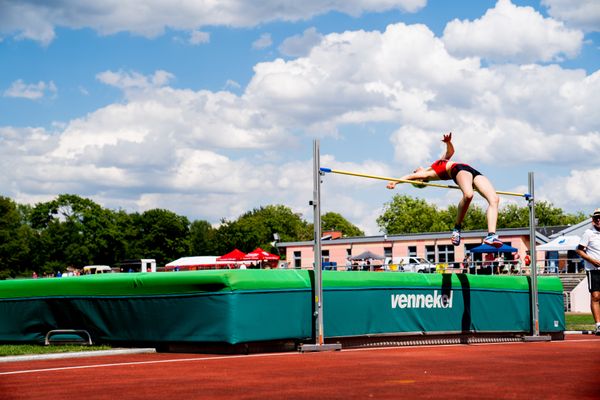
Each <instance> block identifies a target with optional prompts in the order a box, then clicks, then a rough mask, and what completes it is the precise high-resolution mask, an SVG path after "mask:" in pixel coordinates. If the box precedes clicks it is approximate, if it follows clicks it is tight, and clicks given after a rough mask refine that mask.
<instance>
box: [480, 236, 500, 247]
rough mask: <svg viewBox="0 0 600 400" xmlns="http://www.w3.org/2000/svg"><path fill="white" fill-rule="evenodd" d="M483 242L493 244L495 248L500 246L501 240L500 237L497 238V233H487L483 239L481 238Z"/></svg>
mask: <svg viewBox="0 0 600 400" xmlns="http://www.w3.org/2000/svg"><path fill="white" fill-rule="evenodd" d="M483 243H484V244H489V245H490V246H493V247H495V248H500V247H502V244H503V243H502V241H501V240H500V239H498V235H496V234H493V235H487V236H486V237H485V239H483Z"/></svg>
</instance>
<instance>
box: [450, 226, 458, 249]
mask: <svg viewBox="0 0 600 400" xmlns="http://www.w3.org/2000/svg"><path fill="white" fill-rule="evenodd" d="M450 241H451V242H452V244H453V245H455V246H458V245H459V244H460V231H459V230H458V229H454V230H453V231H452V237H451V238H450Z"/></svg>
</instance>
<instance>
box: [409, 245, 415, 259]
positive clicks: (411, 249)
mask: <svg viewBox="0 0 600 400" xmlns="http://www.w3.org/2000/svg"><path fill="white" fill-rule="evenodd" d="M408 256H409V257H416V256H417V246H408Z"/></svg>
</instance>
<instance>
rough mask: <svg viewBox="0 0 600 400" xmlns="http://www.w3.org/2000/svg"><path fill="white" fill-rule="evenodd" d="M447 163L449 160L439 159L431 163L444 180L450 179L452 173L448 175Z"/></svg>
mask: <svg viewBox="0 0 600 400" xmlns="http://www.w3.org/2000/svg"><path fill="white" fill-rule="evenodd" d="M446 164H448V160H437V161H434V162H433V164H431V168H432V169H433V170H434V171H435V173H436V174H437V176H438V177H439V178H440V179H441V180H443V181H446V180H448V179H450V175H448V171H447V170H446Z"/></svg>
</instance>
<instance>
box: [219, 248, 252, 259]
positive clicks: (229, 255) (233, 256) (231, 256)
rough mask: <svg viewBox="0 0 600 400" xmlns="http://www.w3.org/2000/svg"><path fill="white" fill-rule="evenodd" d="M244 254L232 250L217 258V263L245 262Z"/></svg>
mask: <svg viewBox="0 0 600 400" xmlns="http://www.w3.org/2000/svg"><path fill="white" fill-rule="evenodd" d="M245 257H246V253H244V252H243V251H240V250H238V249H233V251H230V252H229V253H227V254H224V255H222V256H221V257H217V261H243V260H245Z"/></svg>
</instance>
